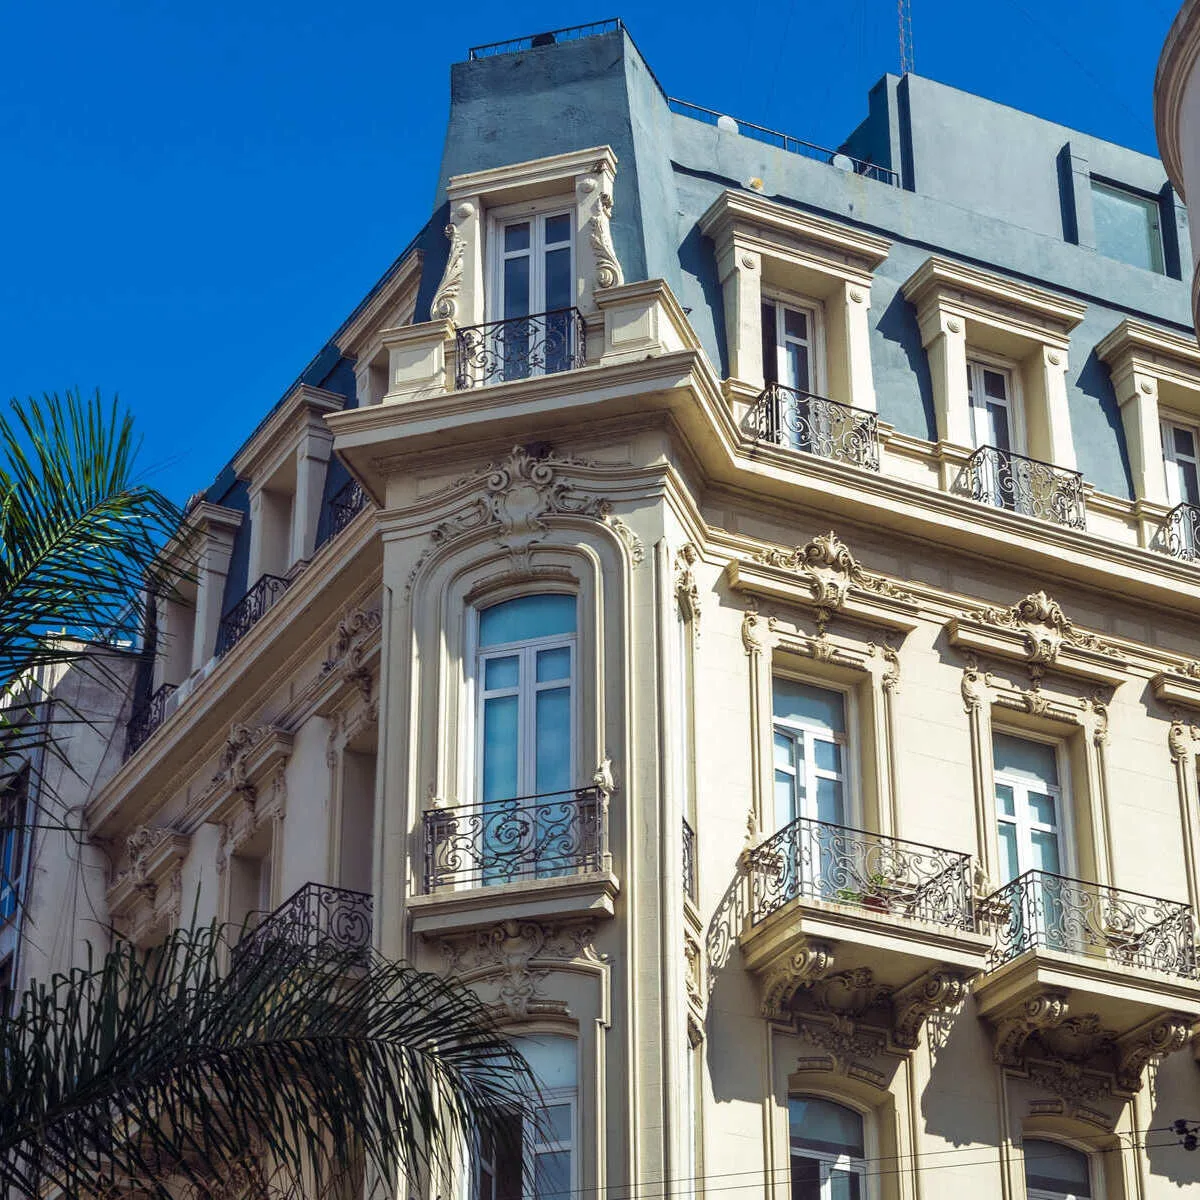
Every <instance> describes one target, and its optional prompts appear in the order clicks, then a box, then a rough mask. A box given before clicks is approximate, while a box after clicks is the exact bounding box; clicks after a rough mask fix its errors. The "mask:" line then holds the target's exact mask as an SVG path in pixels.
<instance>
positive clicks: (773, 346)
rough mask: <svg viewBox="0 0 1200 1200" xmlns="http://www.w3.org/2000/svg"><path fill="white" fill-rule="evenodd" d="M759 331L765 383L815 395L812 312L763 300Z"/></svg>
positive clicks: (815, 321)
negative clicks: (761, 341)
mask: <svg viewBox="0 0 1200 1200" xmlns="http://www.w3.org/2000/svg"><path fill="white" fill-rule="evenodd" d="M762 330H763V377H764V379H765V380H766V382H767V383H781V384H783V385H784V387H789V388H794V389H795V390H796V391H798V392H804V393H808V392H815V391H817V390H818V386H817V370H816V367H817V336H818V332H819V323H818V313H817V311H816V309H813V308H806V307H802V306H800V305H797V304H784V303H783V301H781V300H764V301H763V306H762Z"/></svg>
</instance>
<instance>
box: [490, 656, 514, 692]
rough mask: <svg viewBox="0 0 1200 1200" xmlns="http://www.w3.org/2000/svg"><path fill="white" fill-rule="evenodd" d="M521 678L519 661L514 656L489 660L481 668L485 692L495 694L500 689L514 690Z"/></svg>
mask: <svg viewBox="0 0 1200 1200" xmlns="http://www.w3.org/2000/svg"><path fill="white" fill-rule="evenodd" d="M520 678H521V660H520V659H519V658H518V657H517V656H516V655H515V654H509V655H506V656H505V657H504V658H489V659H488V660H487V662H486V663H484V666H483V687H484V690H485V691H488V692H496V691H499V690H500V689H501V688H515V687H516V686H517V682H518V680H519V679H520Z"/></svg>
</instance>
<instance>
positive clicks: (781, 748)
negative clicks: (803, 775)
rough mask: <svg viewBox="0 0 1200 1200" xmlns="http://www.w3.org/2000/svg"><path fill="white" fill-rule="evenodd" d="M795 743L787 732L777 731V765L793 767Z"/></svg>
mask: <svg viewBox="0 0 1200 1200" xmlns="http://www.w3.org/2000/svg"><path fill="white" fill-rule="evenodd" d="M793 745H794V743H793V741H792V739H791V738H790V737H788V736H787V734H786V733H780V732H779V731H778V730H776V732H775V765H776V766H777V767H792V766H794V765H795V764H794V762H793V761H792V758H793V756H792V747H793Z"/></svg>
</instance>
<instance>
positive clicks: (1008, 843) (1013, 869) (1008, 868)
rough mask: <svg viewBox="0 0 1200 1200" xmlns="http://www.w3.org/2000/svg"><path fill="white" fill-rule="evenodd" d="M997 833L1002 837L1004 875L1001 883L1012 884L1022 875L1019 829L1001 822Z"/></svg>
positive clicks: (1001, 863) (1001, 868)
mask: <svg viewBox="0 0 1200 1200" xmlns="http://www.w3.org/2000/svg"><path fill="white" fill-rule="evenodd" d="M997 833H998V834H999V836H1000V870H1001V872H1002V873H1003V875H1004V878H1003V879H1002V880H1001V882H1002V883H1011V882H1012V881H1013V880H1014V879H1016V877H1017V876H1018V875H1020V873H1021V865H1020V862H1019V860H1018V858H1017V827H1016V826H1015V825H1010V824H1009V823H1008V822H1007V821H1001V822H1000V827H999V829H998V830H997Z"/></svg>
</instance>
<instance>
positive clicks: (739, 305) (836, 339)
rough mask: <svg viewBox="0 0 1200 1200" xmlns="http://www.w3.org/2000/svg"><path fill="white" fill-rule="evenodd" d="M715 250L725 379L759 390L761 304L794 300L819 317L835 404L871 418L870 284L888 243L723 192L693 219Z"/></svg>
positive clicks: (807, 215)
mask: <svg viewBox="0 0 1200 1200" xmlns="http://www.w3.org/2000/svg"><path fill="white" fill-rule="evenodd" d="M699 225H700V232H701V233H702V234H703V235H704V236H705V237H708V238H711V239H712V241H713V243H714V247H715V250H716V259H717V274H718V277H719V278H720V280H721V287H722V290H723V293H724V309H725V331H726V344H727V347H728V355H729V375H730V378H731V379H732V380H734V381H735V383H739V382H740V383H741V384H742V385H744V387H745V389H746V390H748V391H750V392H753V393H757V392H759V391H760V390H761V389H762V387H763V383H764V376H763V358H762V301H763V299H764V298H766V297H769V296H770V295H771V293H773V292H783V293H785V294H788V293H790V294H792V295H795V296H797V297H798V298H801V299H804V300H806V301H808V302H809V303H812V304H815V305H816V306H817V307H819V308H820V309H821V310H822V312H823V316H824V322H823V323H824V327H825V337H826V345H825V363H824V370H823V371H818V372H817V374H818V376H819V377H820V376H822V375H823V376H824V378H825V379H826V380H827V381H828V389H829V393H830V396H829V398H830V399H832V400H836V401H839V402H840V403H842V404H850V405H852V406H853V407H855V408H861V409H866V410H868V411H871V412H874V411H875V410H876V402H875V385H874V382H873V378H872V371H871V346H870V334H871V330H870V323H869V313H870V307H871V283H872V279H873V277H874V272H875V270H876V268H878V266H879V265H880V263H882V262H883V260H884V259H885V258H886V257H887V255H888V251H889V250H890V249H891V242H889V241H888V240H887V239H885V238H881V237H879V236H877V235H875V234H872V233H867V232H866V231H864V230H861V229H855V228H854V227H852V226H849V225H844V224H842V223H840V222H838V221H833V220H830V219H829V218H827V217H818V216H815V215H814V214H812V213H807V212H802V211H800V210H799V209H794V208H789V207H787V206H786V205H783V204H777V203H775V202H773V201H771V200H767V199H764V198H763V197H761V196H759V195H757V194H756V193H752V192H739V191H733V190H727V191H725V192H723V193H722V194H721V195H720V196H719V197H718V198H717V199H716V200H715V201H714V202H713V204H712V205H711V206H710V207H709V209H708V211H707V212H706V213H705V214H704V216H702V217H701V218H700V222H699Z"/></svg>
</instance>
